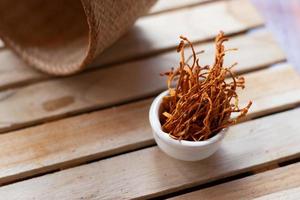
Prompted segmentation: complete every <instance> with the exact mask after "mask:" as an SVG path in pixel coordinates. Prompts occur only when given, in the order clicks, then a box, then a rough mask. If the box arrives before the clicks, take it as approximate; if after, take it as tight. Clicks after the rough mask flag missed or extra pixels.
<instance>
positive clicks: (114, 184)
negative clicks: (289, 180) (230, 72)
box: [0, 109, 300, 200]
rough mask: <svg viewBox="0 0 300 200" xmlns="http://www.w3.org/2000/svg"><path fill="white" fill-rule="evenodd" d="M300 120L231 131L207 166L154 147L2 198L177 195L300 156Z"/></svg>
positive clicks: (22, 185) (14, 187)
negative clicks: (181, 191)
mask: <svg viewBox="0 0 300 200" xmlns="http://www.w3.org/2000/svg"><path fill="white" fill-rule="evenodd" d="M299 117H300V109H296V110H292V111H287V112H284V113H280V114H275V115H271V116H268V117H265V118H260V119H257V120H252V121H249V122H245V123H242V124H239V125H236V126H234V127H231V128H230V129H229V131H228V134H227V137H225V139H224V141H223V143H222V146H221V148H220V150H219V151H218V152H217V153H216V154H214V155H213V156H212V157H210V158H208V159H206V160H204V161H199V162H183V161H178V160H175V159H172V158H170V157H168V156H167V155H165V154H164V153H162V152H161V151H160V150H159V149H158V148H157V147H151V148H146V149H142V150H139V151H135V152H131V153H127V154H123V155H120V156H115V157H112V158H108V159H104V160H101V161H98V162H93V163H90V164H87V165H82V166H79V167H74V168H71V169H66V170H63V171H60V172H57V173H54V174H48V175H46V176H41V177H38V178H34V179H29V180H26V181H23V182H19V183H16V184H11V185H9V186H4V187H1V188H0V196H1V197H3V198H5V199H7V198H9V199H12V200H13V199H18V198H21V197H22V198H24V199H44V200H46V199H80V198H82V199H103V198H105V199H128V198H137V197H154V196H157V195H162V194H165V193H169V192H174V191H177V190H180V189H184V188H187V187H191V186H193V185H197V184H201V183H205V182H209V181H213V180H216V179H218V178H221V177H227V176H231V175H234V174H238V173H241V172H245V171H249V170H253V169H256V168H259V167H262V166H265V165H267V164H270V163H274V162H278V161H283V160H287V159H291V158H295V157H297V156H299V154H300V146H299V143H300V134H299V130H300V124H299V123H297V122H298V119H299ZM287 118H288V119H289V120H286V119H287ZM282 121H285V123H282ZM283 132H285V133H289V134H282V133H283ZM258 138H259V140H258ZM270 141H272V142H270ZM15 191H18V192H17V193H16V192H15Z"/></svg>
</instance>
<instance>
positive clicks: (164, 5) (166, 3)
mask: <svg viewBox="0 0 300 200" xmlns="http://www.w3.org/2000/svg"><path fill="white" fill-rule="evenodd" d="M211 1H213V0H185V1H182V0H159V1H157V3H156V4H154V6H153V7H152V8H151V9H150V12H149V13H148V15H153V14H158V13H162V12H166V11H171V10H175V9H179V8H184V7H189V6H195V5H199V4H202V3H208V2H211Z"/></svg>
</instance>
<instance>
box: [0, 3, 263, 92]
mask: <svg viewBox="0 0 300 200" xmlns="http://www.w3.org/2000/svg"><path fill="white" fill-rule="evenodd" d="M241 3H242V4H243V9H241V8H240V7H238V6H240V5H241ZM212 13H215V14H213V15H212ZM246 14H249V15H250V16H252V17H245V16H246ZM173 18H175V19H177V18H178V19H177V20H174V19H173ZM208 18H210V19H211V22H210V26H209V27H210V28H208V26H205V23H207V22H206V21H207V19H208ZM196 20H197V21H196ZM187 21H188V22H189V23H193V22H194V23H195V24H199V23H200V24H202V23H203V24H204V25H203V26H193V28H190V27H189V25H188V24H186V22H187ZM196 22H197V23H196ZM201 22H202V23H201ZM182 24H184V26H183V25H182ZM262 25H263V21H262V19H261V18H260V16H259V15H258V14H257V12H256V10H255V9H254V7H253V6H252V5H251V4H250V2H249V1H246V0H233V1H226V2H225V1H218V2H215V3H211V4H209V5H203V6H195V7H193V8H190V9H185V10H182V11H180V12H175V13H165V14H162V15H159V16H153V17H147V19H140V20H138V21H137V23H136V24H135V26H134V27H133V28H132V29H131V31H129V33H127V34H126V35H125V36H124V37H123V38H121V39H120V40H119V41H118V42H117V43H116V44H115V45H113V46H112V47H111V48H110V49H108V50H107V51H105V52H103V54H101V56H100V57H98V58H96V59H95V62H94V63H93V64H92V65H91V66H90V68H89V69H88V70H87V71H89V70H93V69H91V68H93V67H99V66H105V67H108V66H112V65H115V64H117V63H118V64H121V63H123V62H125V61H126V62H128V61H134V60H141V59H144V58H146V57H147V58H149V57H153V56H155V55H159V54H161V53H162V52H166V51H168V50H170V49H173V50H174V48H175V47H176V46H177V44H178V42H177V40H178V36H179V35H180V34H185V35H186V36H188V37H189V39H190V40H192V41H194V42H201V43H203V42H204V41H208V40H209V39H212V38H214V36H215V35H216V34H217V32H218V31H219V29H222V30H224V31H225V32H226V33H227V34H228V35H235V34H238V33H241V32H244V31H247V30H249V29H251V28H254V27H259V26H262ZM161 27H168V29H164V31H161V32H160V33H158V32H157V30H161ZM144 32H146V33H147V34H144ZM9 62H10V61H8V63H7V61H5V60H3V63H2V62H1V65H0V66H4V67H3V69H1V68H0V71H3V72H2V73H1V75H2V77H1V78H0V89H8V88H12V87H19V86H23V85H24V84H27V85H29V84H31V83H36V82H39V81H43V80H46V79H52V78H54V77H49V76H47V75H45V74H41V73H39V72H37V71H35V70H33V69H30V68H28V66H26V65H25V64H24V63H19V62H18V61H17V63H9ZM12 62H15V61H14V60H12ZM7 64H11V65H20V67H19V66H6V65H7ZM4 72H6V73H4Z"/></svg>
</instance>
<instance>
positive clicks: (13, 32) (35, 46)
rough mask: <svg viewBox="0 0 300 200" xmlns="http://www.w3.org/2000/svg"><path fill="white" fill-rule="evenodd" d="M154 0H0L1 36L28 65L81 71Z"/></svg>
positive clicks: (52, 71) (56, 72) (54, 70)
mask: <svg viewBox="0 0 300 200" xmlns="http://www.w3.org/2000/svg"><path fill="white" fill-rule="evenodd" d="M155 1H156V0H51V1H42V0H26V1H21V0H1V1H0V36H1V38H2V40H3V41H4V42H5V43H6V45H7V46H8V47H11V48H12V49H13V50H14V51H15V52H16V53H17V54H18V55H20V56H21V57H22V58H23V59H24V60H25V61H27V62H28V63H29V64H30V65H33V66H34V67H36V68H38V69H39V70H41V71H43V72H46V73H50V74H54V75H69V74H73V73H76V72H78V71H80V70H82V69H83V68H84V67H85V66H87V64H89V63H90V62H91V61H92V60H93V58H94V57H95V56H97V55H98V54H100V53H101V52H102V51H103V50H104V49H105V48H107V47H108V46H110V45H111V44H112V43H113V42H115V41H116V40H117V39H118V38H119V37H120V36H121V35H122V34H124V33H125V32H126V31H127V30H128V28H129V27H130V26H131V25H132V24H133V23H134V21H135V20H136V19H137V18H138V17H139V16H141V15H142V14H144V13H145V12H147V10H148V9H149V8H150V7H151V6H152V5H153V4H154V2H155Z"/></svg>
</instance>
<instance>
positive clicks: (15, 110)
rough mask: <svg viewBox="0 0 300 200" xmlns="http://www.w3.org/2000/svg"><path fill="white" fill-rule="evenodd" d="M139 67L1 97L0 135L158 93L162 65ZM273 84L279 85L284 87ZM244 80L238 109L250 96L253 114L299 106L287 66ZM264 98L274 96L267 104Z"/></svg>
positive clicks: (111, 70) (294, 76)
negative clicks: (274, 108) (256, 111)
mask: <svg viewBox="0 0 300 200" xmlns="http://www.w3.org/2000/svg"><path fill="white" fill-rule="evenodd" d="M138 66H139V65H138ZM284 66H288V65H284ZM129 67H130V68H129ZM142 67H143V70H139V69H138V68H134V65H132V66H130V65H129V66H128V68H126V67H120V68H116V67H114V68H108V69H107V70H99V71H97V72H96V71H95V72H90V73H86V74H82V75H79V76H77V77H71V78H66V79H58V80H53V81H45V82H42V83H38V84H33V85H29V86H27V87H23V88H19V89H12V90H8V91H4V92H0V97H1V101H0V110H1V112H0V125H1V126H0V130H2V131H4V130H9V129H14V128H18V127H22V126H25V125H30V124H33V123H36V122H42V121H45V120H49V119H54V118H60V117H64V116H66V115H69V114H73V113H80V112H84V111H89V110H93V109H95V108H101V107H105V106H110V105H113V104H117V103H122V102H126V101H129V100H135V99H139V98H141V97H146V96H149V95H152V94H156V93H157V92H158V91H161V90H163V89H164V87H165V79H164V78H163V77H159V76H158V75H157V72H158V71H165V70H163V69H162V68H160V67H162V66H158V65H156V66H155V67H152V68H148V67H146V66H145V65H144V66H142ZM156 67H157V68H156ZM131 70H132V71H131ZM116 73H119V74H120V76H118V80H119V81H112V79H111V77H113V76H114V74H116ZM144 74H147V76H144ZM282 74H284V76H283V75H282ZM128 75H130V76H128ZM156 77H157V78H156ZM247 77H249V78H248V80H247ZM278 79H281V80H284V83H285V84H282V82H280V81H277V80H278ZM246 80H247V81H248V83H247V87H248V88H247V93H248V94H249V96H247V95H246V96H244V94H245V93H246V92H244V93H243V92H241V105H244V104H246V101H248V100H249V97H251V98H253V99H256V98H259V99H258V100H257V101H256V102H254V103H253V107H252V109H253V110H257V109H259V107H260V106H262V105H268V106H269V107H271V108H272V107H281V106H283V107H284V108H287V107H291V106H294V105H297V104H298V103H299V100H300V95H299V93H300V86H299V85H300V77H299V76H298V75H297V74H295V72H294V71H293V70H292V68H291V67H278V68H274V69H272V68H271V69H266V70H265V71H264V72H263V71H260V72H254V73H253V74H249V75H246ZM272 81H275V82H274V84H269V83H270V82H272ZM121 87H122V90H120V88H121ZM45 88H47V89H46V90H45ZM280 92H281V93H280ZM104 94H105V95H104ZM269 96H273V97H272V99H269ZM274 105H276V106H274ZM272 111H274V110H272Z"/></svg>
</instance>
